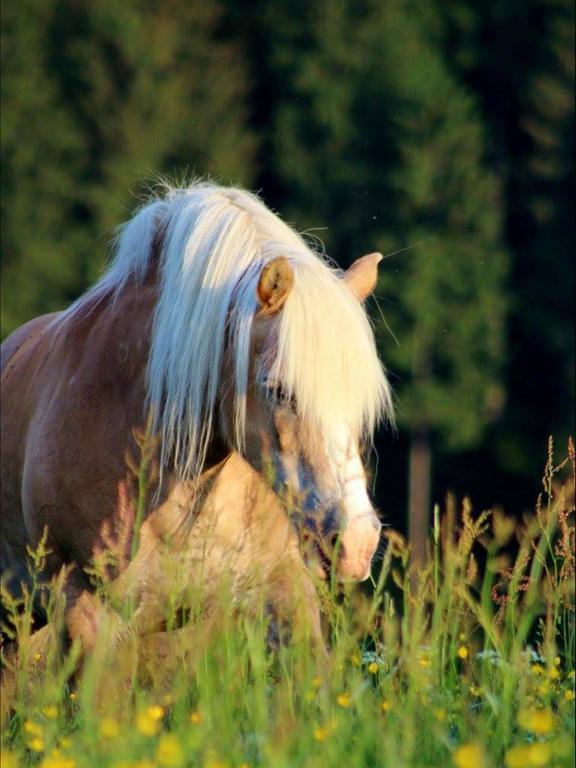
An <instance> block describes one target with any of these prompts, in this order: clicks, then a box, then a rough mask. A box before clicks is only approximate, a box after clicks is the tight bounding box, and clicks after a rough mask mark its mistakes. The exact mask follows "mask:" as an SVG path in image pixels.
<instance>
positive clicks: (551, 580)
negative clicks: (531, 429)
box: [2, 444, 575, 768]
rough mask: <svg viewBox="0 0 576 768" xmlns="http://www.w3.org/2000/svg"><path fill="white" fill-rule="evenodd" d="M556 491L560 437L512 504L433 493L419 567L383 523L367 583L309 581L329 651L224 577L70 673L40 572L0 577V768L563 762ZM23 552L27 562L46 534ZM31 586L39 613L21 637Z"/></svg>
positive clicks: (569, 569)
mask: <svg viewBox="0 0 576 768" xmlns="http://www.w3.org/2000/svg"><path fill="white" fill-rule="evenodd" d="M573 493H574V450H573V446H572V444H571V445H570V456H569V457H568V458H567V459H566V460H565V461H563V462H561V463H560V464H559V465H556V464H554V460H553V456H552V446H550V452H549V457H548V462H547V465H546V471H545V474H544V479H543V490H542V494H541V496H540V498H539V499H538V502H537V505H536V509H535V512H534V513H533V514H531V515H527V516H525V517H524V518H523V519H522V520H516V519H513V518H511V517H508V516H506V514H504V513H503V512H502V511H499V510H494V511H492V512H482V513H480V514H475V513H474V511H473V510H472V508H471V505H470V503H469V502H468V501H467V500H464V502H463V503H462V504H460V505H458V504H457V502H456V500H455V499H453V498H448V499H447V501H446V504H445V507H444V509H443V510H442V511H441V510H440V509H438V508H437V509H436V510H435V513H434V526H433V530H432V533H431V538H430V557H429V561H428V564H427V565H426V566H424V567H421V568H419V569H418V570H416V569H413V568H411V567H410V552H409V548H408V547H407V545H406V542H405V541H404V540H403V539H402V537H401V536H399V535H398V534H396V533H394V532H392V531H388V533H387V544H388V546H387V548H386V550H385V554H384V556H383V560H382V562H381V566H380V571H379V576H378V579H377V581H376V582H375V584H374V585H373V590H372V591H371V594H369V595H368V594H366V592H365V591H362V590H360V589H358V588H349V589H348V588H346V589H344V590H342V589H341V588H339V587H337V585H336V584H335V580H332V583H330V584H324V585H320V586H319V589H320V591H321V599H322V603H323V606H324V610H325V615H326V633H327V637H328V639H329V647H330V652H329V655H328V659H325V658H320V657H319V656H318V655H316V654H315V652H314V651H313V649H312V648H311V647H310V646H308V645H306V644H303V643H284V644H280V645H279V647H277V648H276V649H274V650H272V649H271V647H270V643H269V642H268V641H267V638H269V637H270V634H271V632H270V626H269V622H270V619H269V616H268V614H267V612H266V610H265V606H263V605H262V606H260V607H259V608H257V609H254V608H253V607H252V608H251V609H250V610H248V609H247V610H242V609H241V608H238V607H237V606H235V607H234V609H233V608H232V607H231V606H232V601H231V600H230V599H229V594H228V593H227V587H226V584H225V583H223V585H222V589H221V599H220V600H219V604H218V609H217V610H216V611H212V612H211V613H210V615H209V616H207V615H206V611H205V608H204V607H203V604H202V600H201V599H200V598H198V599H196V600H191V601H190V603H189V605H188V611H187V614H186V616H185V617H184V618H185V621H182V616H180V617H179V618H180V624H181V626H180V625H177V624H176V618H177V616H176V613H175V611H174V610H172V609H171V608H170V606H167V611H168V612H169V614H170V615H169V616H168V623H169V624H170V625H171V626H173V627H175V628H174V629H173V630H172V631H171V632H170V633H168V634H158V635H154V636H152V637H149V638H147V639H142V640H140V641H137V639H136V638H134V637H129V638H126V639H125V640H124V642H123V643H122V644H121V645H120V646H117V647H115V648H114V650H112V651H111V650H110V649H109V648H107V643H106V641H105V639H104V640H102V642H101V643H99V644H97V645H96V648H95V650H94V652H93V653H92V654H91V656H90V657H89V658H87V659H86V660H85V661H84V662H83V664H82V668H81V670H80V671H78V672H76V674H74V675H72V672H73V670H74V669H75V668H76V667H77V664H78V649H77V648H76V647H72V648H69V647H68V648H63V647H62V645H61V640H60V638H61V632H60V631H59V628H60V627H61V626H62V608H61V601H60V600H59V599H58V593H59V590H58V585H52V587H51V588H50V589H48V590H45V589H43V588H42V587H41V585H40V583H39V582H38V580H37V578H36V577H35V580H34V582H33V589H32V591H31V592H28V593H27V594H25V596H24V597H23V598H22V599H21V600H19V601H16V600H14V599H13V598H11V597H9V596H8V595H7V594H4V599H5V601H6V605H7V607H8V610H9V612H10V613H11V621H10V622H9V626H8V627H6V628H5V629H6V631H7V633H8V634H9V635H10V637H11V638H12V639H14V640H16V641H17V642H18V646H19V649H20V652H19V654H18V656H17V657H15V656H10V655H9V654H8V653H6V654H5V659H4V661H5V664H6V665H7V668H6V670H5V673H4V684H5V695H6V697H8V694H9V693H10V692H11V693H12V699H13V700H12V705H13V706H12V712H11V714H10V716H9V717H6V719H5V722H4V731H3V747H2V749H3V751H2V768H11V767H12V766H14V765H40V766H42V767H43V768H64V767H65V766H66V767H67V768H73V766H78V768H82V767H84V766H85V767H88V766H90V767H96V766H98V767H100V766H102V767H103V768H106V767H107V766H116V768H121V767H122V768H127V767H128V766H132V767H133V768H135V767H136V766H140V768H150V767H151V766H165V767H167V768H170V767H173V768H179V767H180V766H205V767H206V768H208V766H210V768H223V766H229V767H230V768H232V767H237V768H240V766H275V767H276V766H277V767H278V768H289V767H290V768H291V767H292V766H311V767H312V768H313V767H314V766H318V767H320V766H389V767H390V768H402V766H428V767H431V766H438V767H442V766H452V765H455V766H457V767H458V768H476V767H477V768H480V767H481V766H482V767H483V768H491V767H492V766H493V767H494V768H496V766H503V765H505V766H508V768H515V766H519V767H521V768H529V767H530V766H569V765H573V762H574V640H575V622H574V535H575V525H574V503H573ZM30 554H31V571H32V573H33V574H37V573H38V572H39V571H40V570H41V567H42V564H43V558H44V557H45V556H46V552H45V546H44V544H42V545H41V546H40V548H39V549H38V551H36V552H31V553H30ZM104 571H105V569H104V570H103V569H100V571H99V573H100V575H102V573H103V572H104ZM95 572H98V569H95ZM104 586H105V585H104ZM101 587H102V584H101ZM101 591H102V595H103V599H105V594H106V590H105V589H104V588H102V589H101ZM40 593H42V594H43V595H44V600H45V601H47V602H46V607H47V611H48V614H49V617H50V619H51V624H50V625H49V630H48V631H46V630H42V632H41V633H40V635H39V634H38V633H36V635H35V634H34V633H33V625H32V604H33V602H34V600H35V599H36V598H37V597H38V594H40ZM130 608H131V606H128V608H126V606H124V610H130ZM42 633H44V634H42Z"/></svg>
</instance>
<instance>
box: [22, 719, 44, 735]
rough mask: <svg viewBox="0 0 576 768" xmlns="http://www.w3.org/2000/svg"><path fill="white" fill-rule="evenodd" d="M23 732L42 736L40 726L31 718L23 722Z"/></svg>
mask: <svg viewBox="0 0 576 768" xmlns="http://www.w3.org/2000/svg"><path fill="white" fill-rule="evenodd" d="M24 732H25V733H27V734H29V735H30V736H42V726H41V725H40V724H39V723H35V722H33V721H32V720H26V722H25V723H24Z"/></svg>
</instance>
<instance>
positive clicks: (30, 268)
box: [2, 0, 254, 334]
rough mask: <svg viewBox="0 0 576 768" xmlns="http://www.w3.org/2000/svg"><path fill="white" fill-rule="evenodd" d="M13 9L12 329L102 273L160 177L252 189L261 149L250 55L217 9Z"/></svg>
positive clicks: (8, 100) (52, 0)
mask: <svg viewBox="0 0 576 768" xmlns="http://www.w3.org/2000/svg"><path fill="white" fill-rule="evenodd" d="M5 6H6V18H5V23H4V24H3V34H4V45H3V51H4V53H5V55H6V61H7V69H6V71H5V73H4V104H3V107H4V109H3V113H4V114H5V115H6V116H7V117H6V119H7V128H8V130H6V132H4V131H3V136H4V138H3V145H2V152H3V165H4V167H5V171H6V175H5V186H4V190H3V191H4V195H3V199H4V205H5V210H4V215H5V220H6V221H7V222H9V233H8V236H7V237H6V243H5V246H6V248H5V249H6V251H7V261H6V265H7V266H6V269H5V272H4V274H3V286H4V287H3V290H4V294H3V299H4V302H3V305H4V309H5V314H4V315H3V328H2V331H3V333H4V334H5V333H6V332H7V331H8V330H10V329H11V328H12V327H14V325H15V324H17V323H18V322H22V321H23V320H25V319H26V318H27V317H29V316H31V315H33V314H38V313H40V312H42V311H46V310H47V309H51V308H56V307H58V306H62V303H63V302H64V301H66V300H69V299H71V298H73V297H74V296H75V295H77V294H78V293H79V292H80V291H81V290H82V289H83V288H85V287H86V285H87V284H88V283H89V282H90V281H92V280H93V279H94V278H95V277H96V276H97V274H98V273H99V271H100V269H101V268H102V265H103V261H104V256H105V251H106V242H107V240H108V239H109V237H110V234H111V231H112V229H113V228H114V227H115V226H116V225H117V224H119V223H120V222H121V221H123V220H124V219H126V218H127V217H128V216H129V215H130V212H131V210H132V209H133V208H134V206H135V205H136V204H137V203H138V198H139V196H140V195H141V194H142V193H143V191H144V192H145V191H146V187H147V186H148V185H149V184H150V183H151V182H152V181H153V177H154V176H155V175H156V174H159V173H164V174H166V175H168V176H169V177H174V176H175V177H177V178H181V179H182V178H184V177H185V176H187V175H188V176H190V175H211V176H214V177H216V178H223V179H226V180H229V181H231V182H234V183H242V182H244V183H247V182H249V180H250V177H251V173H252V160H251V158H252V154H253V148H254V141H253V138H252V136H251V133H250V131H249V129H248V128H247V126H246V120H245V92H246V83H245V76H244V66H243V61H242V54H241V51H240V50H239V48H238V47H235V46H234V45H233V44H231V43H229V42H224V41H222V40H221V39H220V37H219V25H220V11H219V8H218V6H217V5H216V4H215V3H189V2H187V0H166V2H163V3H160V4H158V3H153V2H151V1H150V0H127V1H126V2H122V3H118V2H116V0H101V2H98V3H77V2H74V0H47V2H45V3H38V2H37V0H25V2H24V3H19V2H18V3H17V2H16V0H7V3H6V4H5ZM27 6H34V8H32V7H27ZM36 6H38V8H36ZM37 11H38V12H37ZM13 57H16V58H13ZM139 181H141V182H143V183H141V184H139V183H138V182H139ZM38 212H40V215H38ZM35 215H36V222H35V226H33V227H31V226H30V218H34V216H35ZM27 217H29V218H28V220H27ZM26 221H27V223H28V226H26ZM10 265H12V266H10ZM46 279H49V280H50V281H51V282H50V284H49V285H48V286H47V285H46ZM22 281H25V282H26V283H27V284H30V285H31V286H35V288H34V289H30V293H29V295H28V299H27V300H23V296H24V291H23V290H22V285H21V282H22Z"/></svg>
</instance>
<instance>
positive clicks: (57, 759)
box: [40, 749, 76, 768]
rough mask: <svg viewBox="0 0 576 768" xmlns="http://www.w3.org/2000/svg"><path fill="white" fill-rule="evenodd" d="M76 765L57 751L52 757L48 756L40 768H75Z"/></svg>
mask: <svg viewBox="0 0 576 768" xmlns="http://www.w3.org/2000/svg"><path fill="white" fill-rule="evenodd" d="M75 765H76V763H75V762H74V760H72V758H71V757H66V756H65V755H63V754H62V753H61V752H58V750H57V749H55V750H54V752H52V753H51V754H50V755H46V757H44V758H43V760H42V762H41V763H40V768H74V766H75Z"/></svg>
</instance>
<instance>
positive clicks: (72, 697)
mask: <svg viewBox="0 0 576 768" xmlns="http://www.w3.org/2000/svg"><path fill="white" fill-rule="evenodd" d="M70 698H71V699H72V701H76V699H77V698H78V696H77V694H76V692H75V691H72V693H71V694H70Z"/></svg>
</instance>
